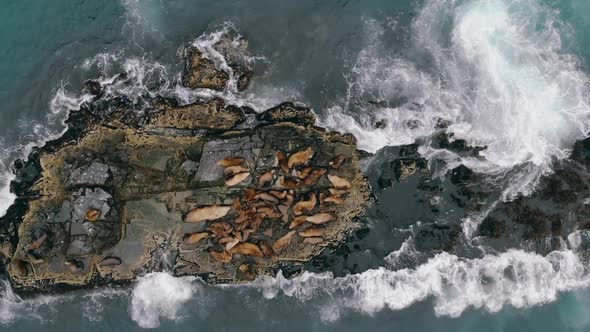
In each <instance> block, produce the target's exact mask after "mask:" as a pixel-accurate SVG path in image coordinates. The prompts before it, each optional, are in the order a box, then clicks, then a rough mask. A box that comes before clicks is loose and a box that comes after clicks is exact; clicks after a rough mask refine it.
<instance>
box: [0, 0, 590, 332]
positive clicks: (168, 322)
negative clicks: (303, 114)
mask: <svg viewBox="0 0 590 332" xmlns="http://www.w3.org/2000/svg"><path fill="white" fill-rule="evenodd" d="M589 11H590V3H589V2H588V1H586V0H462V1H450V0H424V1H412V0H403V1H401V0H400V1H383V0H380V1H378V0H373V1H360V0H358V1H355V0H337V1H328V0H316V1H312V0H302V1H277V0H256V1H252V0H250V1H245V0H239V1H236V0H217V1H211V0H207V1H205V0H199V1H188V0H143V1H141V0H100V1H98V0H93V1H91V0H86V1H67V0H53V1H41V0H38V1H16V0H5V1H4V3H3V6H2V10H1V11H0V26H1V27H2V29H0V45H2V47H1V48H0V105H1V107H0V153H1V155H0V161H1V163H0V173H2V174H4V175H0V185H2V187H3V188H6V183H5V182H7V180H9V179H10V164H11V163H12V162H13V161H14V159H15V158H19V157H23V156H24V155H26V153H28V151H29V149H30V148H31V147H32V146H34V145H39V144H42V143H43V142H44V141H45V140H47V139H50V138H51V137H55V136H56V135H59V133H60V132H61V131H62V130H63V125H62V121H63V120H64V119H65V117H66V116H67V113H68V111H69V110H70V109H73V108H76V107H77V106H78V105H79V103H80V102H81V101H82V100H83V96H81V95H80V90H81V86H82V83H83V82H84V80H86V79H89V78H94V77H97V76H101V75H102V76H103V78H106V77H109V76H110V75H114V74H115V73H117V72H119V71H123V70H125V71H128V72H130V73H132V75H134V77H135V78H136V82H137V85H136V86H134V87H132V88H131V89H129V90H126V91H121V92H120V93H125V94H127V95H131V96H137V95H140V94H141V93H156V92H158V93H164V94H169V95H173V96H176V97H178V98H180V99H184V100H185V101H190V100H191V98H194V97H195V96H194V95H191V94H188V95H187V94H186V91H178V90H175V89H174V84H175V82H176V78H177V73H178V72H179V71H180V69H181V67H180V59H179V57H178V49H179V47H181V46H182V45H183V44H185V43H188V42H192V41H194V40H196V39H197V38H198V37H199V36H209V35H210V34H211V33H214V32H216V31H220V30H223V29H232V30H235V31H237V32H239V33H240V34H242V35H243V36H244V37H245V38H246V39H248V41H249V43H250V45H249V48H250V51H251V53H252V54H251V55H252V56H254V57H255V58H256V60H255V63H256V66H255V71H256V77H255V79H254V82H253V85H252V87H251V89H250V90H248V91H247V92H245V93H241V94H236V93H232V94H231V95H227V96H225V97H227V98H229V99H231V100H234V101H238V102H240V103H246V104H249V105H252V106H254V107H255V108H257V109H264V108H265V107H269V106H272V105H273V104H274V103H277V102H280V101H284V100H298V101H301V102H304V103H306V104H308V105H310V106H311V107H313V108H314V110H315V111H316V112H317V113H318V115H319V116H320V119H321V120H320V123H321V124H322V125H325V126H328V127H330V128H333V129H338V130H341V131H348V132H352V133H353V134H355V135H356V136H357V138H358V139H359V145H360V147H361V148H363V149H365V150H368V151H371V152H375V151H378V150H379V149H380V148H382V147H384V146H387V145H395V144H405V143H411V142H413V141H414V139H416V138H421V137H428V135H429V134H430V133H432V131H433V125H434V123H435V121H436V119H438V118H445V119H448V120H450V121H451V122H452V123H453V124H454V126H455V127H454V128H453V129H454V132H456V133H457V134H458V135H459V136H462V137H463V138H465V139H467V140H469V141H472V142H476V143H481V144H485V145H488V146H489V147H490V148H489V152H487V153H488V154H487V155H486V160H484V161H479V160H467V159H462V158H460V157H457V156H452V155H451V156H446V157H445V158H447V162H449V164H451V165H452V164H453V163H465V164H468V165H469V166H470V167H471V168H473V169H475V170H478V171H480V172H483V173H489V174H496V173H501V172H504V171H506V170H510V169H512V168H513V167H514V166H515V165H519V164H522V163H525V162H529V163H532V165H534V166H533V167H532V168H528V169H527V172H526V173H523V174H516V175H515V176H514V177H513V178H510V179H508V180H509V181H508V180H507V181H506V183H507V184H506V186H505V195H506V197H507V198H509V197H510V195H512V194H514V193H516V192H521V193H527V192H531V191H533V190H534V185H535V182H536V180H537V179H538V176H540V175H541V174H544V173H545V172H547V171H550V163H549V160H551V159H552V158H562V157H564V156H565V155H567V152H568V149H570V148H571V145H572V144H573V142H574V141H575V140H576V139H579V138H581V137H582V136H583V135H584V133H586V132H588V126H590V122H589V121H588V115H589V114H590V106H589V103H590V101H589V98H588V91H590V89H589V87H590V85H589V84H588V82H590V81H589V80H588V73H589V70H588V68H589V67H588V63H589V62H588V61H590V37H589V36H590V20H589V19H588V18H587V15H586V14H587V13H588V12H589ZM154 81H158V82H160V83H162V82H164V84H159V85H155V84H152V83H153V82H154ZM408 100H409V101H410V102H407V101H408ZM368 101H377V102H379V101H384V102H386V103H388V105H389V107H387V108H386V109H376V108H374V107H372V106H371V105H372V104H369V103H368ZM403 101H406V103H404V102H403ZM404 105H405V106H404ZM416 105H419V107H417V106H416ZM380 119H386V120H387V122H388V127H387V129H386V130H381V131H378V130H375V129H374V128H373V127H372V123H373V122H374V121H376V120H380ZM410 121H414V122H413V123H415V121H418V122H419V123H420V126H418V128H414V127H412V128H410V127H409V126H408V125H407V124H408V123H409V122H410ZM422 152H423V153H424V155H426V156H429V157H431V156H432V155H434V154H435V153H436V151H430V150H428V149H425V150H424V151H422ZM439 157H440V156H439ZM10 202H11V196H10V194H9V193H8V192H7V190H6V189H3V190H0V211H1V212H3V211H4V209H5V207H6V206H7V205H8V204H10ZM388 203H389V202H385V204H388ZM391 203H392V204H393V207H394V208H392V210H394V209H395V207H396V206H397V205H395V202H391ZM399 205H402V204H399ZM393 215H394V213H393V212H392V216H393ZM395 215H398V216H399V215H400V214H399V213H398V214H395ZM412 215H414V216H415V217H414V218H412ZM419 215H420V213H415V214H414V213H413V212H408V213H406V214H404V216H405V218H406V219H409V221H408V220H404V224H403V225H401V224H399V222H398V220H396V219H395V218H394V217H392V216H390V217H387V216H386V217H385V218H383V220H381V219H371V220H368V221H367V222H368V223H369V224H370V225H371V227H373V229H374V230H377V232H378V233H379V234H378V235H377V236H375V237H374V238H375V239H376V240H375V243H374V244H373V245H372V246H369V247H368V248H367V250H366V252H364V253H361V254H359V257H357V258H356V259H357V260H358V261H359V262H360V266H364V269H361V271H358V272H359V273H358V274H357V275H355V276H351V277H339V278H334V277H332V276H325V275H311V276H308V277H307V278H308V279H306V278H305V277H304V278H303V279H298V280H296V281H294V282H288V281H284V280H282V279H269V280H266V281H260V282H259V283H257V284H255V285H251V286H250V287H239V288H219V287H213V286H207V285H204V284H202V283H201V282H200V281H191V280H184V279H173V278H171V277H169V276H167V275H165V274H157V275H151V276H146V277H145V278H143V279H142V280H141V281H139V283H138V284H137V285H135V286H134V287H132V288H130V289H124V290H110V289H109V290H96V291H86V292H76V293H72V294H67V295H64V296H51V297H43V298H38V299H31V300H25V301H22V300H20V299H18V298H17V297H15V296H14V295H12V294H11V293H10V291H9V290H8V291H5V292H4V296H3V298H2V299H0V328H2V329H5V330H10V331H13V330H14V331H31V330H38V329H39V328H43V329H47V330H55V331H58V330H59V331H62V330H69V329H72V330H95V331H104V330H112V331H123V330H139V329H142V328H144V327H159V328H160V329H162V330H186V329H191V330H205V331H208V330H213V329H215V330H222V331H250V330H271V329H273V330H275V329H280V330H283V331H300V330H311V331H328V330H339V331H358V330H361V329H365V330H366V329H368V330H375V331H392V330H393V331H522V330H535V331H587V330H590V320H589V319H588V315H587V312H588V310H590V292H589V291H588V290H587V288H588V286H589V285H590V281H589V280H590V278H589V277H588V275H586V274H584V273H578V269H579V268H581V265H582V263H581V262H580V261H578V260H577V258H576V257H577V256H576V249H577V247H576V245H575V244H576V241H575V237H572V238H570V239H568V240H567V241H566V242H567V243H566V244H565V245H564V248H563V250H562V251H560V252H557V253H555V255H554V256H552V257H541V256H536V255H533V254H531V253H528V252H525V251H524V250H522V249H523V248H517V249H518V250H517V251H516V252H511V253H507V254H504V255H491V256H489V257H487V258H481V259H466V260H461V259H458V258H457V257H455V256H452V255H450V256H436V257H434V258H432V259H431V260H430V261H428V262H426V263H424V264H422V265H420V266H415V267H412V268H411V269H408V270H400V269H399V267H396V264H395V262H394V261H395V259H394V257H398V256H399V255H402V256H403V255H407V256H412V255H413V251H412V249H411V236H409V235H408V231H407V230H406V231H404V229H407V227H408V224H409V225H412V224H414V223H418V222H419V221H420V220H419V219H420V217H419ZM408 216H409V217H408ZM464 223H465V225H467V226H468V225H469V223H470V221H469V220H465V221H464ZM467 226H466V227H464V231H465V233H466V234H468V233H469V227H467ZM578 235H579V236H583V234H582V235H580V234H578ZM404 241H405V242H404ZM402 243H406V246H407V247H403V246H402ZM390 252H393V253H392V254H391V255H389V256H387V258H386V259H383V256H386V255H387V254H388V253H390ZM363 255H366V256H363ZM511 264H518V265H519V266H524V268H523V275H524V277H523V279H522V280H517V281H515V282H514V281H507V280H505V279H503V277H502V276H501V275H500V274H496V272H495V271H496V270H498V271H502V269H503V268H505V267H506V266H507V265H511ZM560 264H561V265H560ZM380 266H381V267H383V268H382V270H377V269H375V268H376V267H380ZM556 266H561V268H560V269H557V268H556ZM365 270H366V271H365ZM466 275H467V276H470V277H466ZM471 277H472V278H471ZM489 280H492V282H491V283H490V284H486V281H489Z"/></svg>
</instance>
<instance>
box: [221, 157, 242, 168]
mask: <svg viewBox="0 0 590 332" xmlns="http://www.w3.org/2000/svg"><path fill="white" fill-rule="evenodd" d="M243 163H244V158H240V157H227V158H225V159H221V160H220V161H218V162H217V165H219V166H222V167H230V166H238V165H241V164H243Z"/></svg>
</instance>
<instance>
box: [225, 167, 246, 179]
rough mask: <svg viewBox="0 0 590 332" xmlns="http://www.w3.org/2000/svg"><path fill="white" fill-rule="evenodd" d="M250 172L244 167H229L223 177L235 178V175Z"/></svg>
mask: <svg viewBox="0 0 590 332" xmlns="http://www.w3.org/2000/svg"><path fill="white" fill-rule="evenodd" d="M245 172H248V169H247V168H246V167H244V166H240V165H238V166H229V167H227V168H226V169H225V170H223V175H225V176H228V177H229V176H233V175H235V174H239V173H245Z"/></svg>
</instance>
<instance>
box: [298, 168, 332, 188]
mask: <svg viewBox="0 0 590 332" xmlns="http://www.w3.org/2000/svg"><path fill="white" fill-rule="evenodd" d="M326 172H327V171H326V170H325V169H323V168H316V169H314V170H313V171H311V173H310V174H309V175H308V176H307V177H306V178H305V179H303V185H304V186H313V185H315V184H316V183H317V182H318V181H319V180H320V178H321V177H322V175H324V174H326Z"/></svg>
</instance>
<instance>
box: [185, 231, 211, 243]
mask: <svg viewBox="0 0 590 332" xmlns="http://www.w3.org/2000/svg"><path fill="white" fill-rule="evenodd" d="M208 237H209V233H207V232H200V233H187V234H184V237H183V238H182V242H184V244H188V245H191V244H197V243H199V242H201V241H202V240H204V239H206V238H208Z"/></svg>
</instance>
